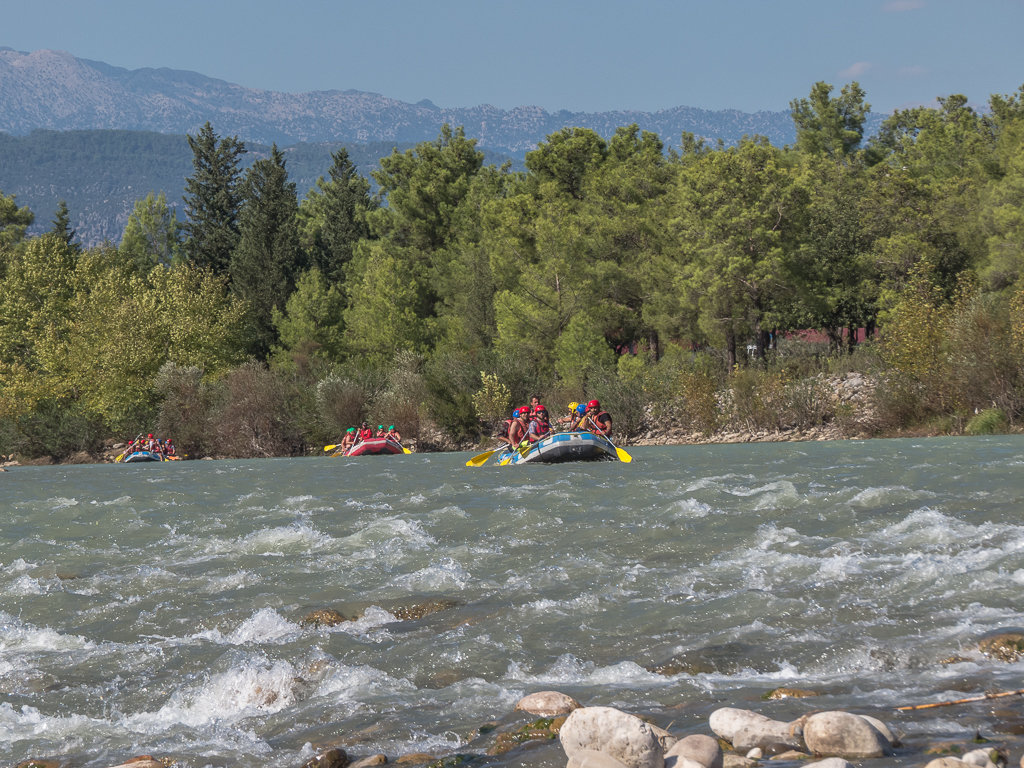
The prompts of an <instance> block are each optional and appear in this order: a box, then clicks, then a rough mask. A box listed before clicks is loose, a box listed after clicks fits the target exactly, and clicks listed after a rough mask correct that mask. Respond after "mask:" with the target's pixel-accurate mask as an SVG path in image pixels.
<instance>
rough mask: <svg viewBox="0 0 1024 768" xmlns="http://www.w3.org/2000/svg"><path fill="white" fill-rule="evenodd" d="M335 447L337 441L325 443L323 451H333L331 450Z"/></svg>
mask: <svg viewBox="0 0 1024 768" xmlns="http://www.w3.org/2000/svg"><path fill="white" fill-rule="evenodd" d="M337 447H338V444H337V443H335V444H334V445H325V446H324V450H325V451H333V450H334V449H335V448H337Z"/></svg>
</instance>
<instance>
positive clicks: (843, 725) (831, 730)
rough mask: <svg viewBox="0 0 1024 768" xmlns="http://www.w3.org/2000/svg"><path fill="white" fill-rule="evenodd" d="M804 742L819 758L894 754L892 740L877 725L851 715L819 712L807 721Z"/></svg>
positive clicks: (855, 757)
mask: <svg viewBox="0 0 1024 768" xmlns="http://www.w3.org/2000/svg"><path fill="white" fill-rule="evenodd" d="M803 735H804V741H805V742H806V743H807V748H808V749H809V750H810V751H811V752H813V753H814V754H816V755H830V756H834V757H845V758H847V759H854V760H856V759H859V758H864V757H882V756H884V755H888V754H891V753H892V747H891V746H890V745H889V740H888V739H886V737H885V736H883V735H882V734H881V732H880V731H878V729H877V728H875V726H873V725H872V724H871V723H869V722H868V721H867V720H865V719H864V718H863V717H861V716H859V715H854V714H852V713H850V712H838V711H831V712H818V713H816V714H814V715H811V716H810V717H809V718H807V720H806V721H805V722H804V734H803Z"/></svg>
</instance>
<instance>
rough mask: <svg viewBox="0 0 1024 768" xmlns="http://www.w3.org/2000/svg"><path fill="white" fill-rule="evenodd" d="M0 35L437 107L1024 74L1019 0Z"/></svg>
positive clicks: (897, 99)
mask: <svg viewBox="0 0 1024 768" xmlns="http://www.w3.org/2000/svg"><path fill="white" fill-rule="evenodd" d="M3 5H4V8H3V12H2V16H0V18H2V19H3V23H2V26H0V46H8V47H10V48H15V49H17V50H21V51H33V50H38V49H41V48H51V49H58V50H65V51H68V52H69V53H71V54H73V55H75V56H79V57H81V58H87V59H96V60H100V61H104V62H106V63H108V64H112V65H115V66H120V67H125V68H128V69H136V68H141V67H171V68H173V69H189V70H194V71H197V72H201V73H202V74H204V75H208V76H211V77H217V78H221V79H223V80H228V81H230V82H234V83H239V84H241V85H244V86H247V87H252V88H264V89H268V90H279V91H290V92H301V91H311V90H328V89H339V90H347V89H355V90H361V91H373V92H376V93H381V94H384V95H386V96H391V97H393V98H397V99H400V100H402V101H409V102H416V101H419V100H420V99H425V98H427V99H430V100H431V101H433V102H434V103H435V104H438V105H439V106H447V107H457V106H473V105H477V104H493V105H495V106H498V107H502V108H506V109H507V108H511V107H515V106H520V105H537V106H540V107H543V108H545V109H547V110H556V109H569V110H573V111H605V110H616V109H637V110H647V111H653V110H658V109H664V108H668V107H673V106H680V105H686V106H693V107H703V108H707V109H722V108H736V109H741V110H743V111H749V112H753V111H757V110H762V109H766V110H784V109H787V108H788V105H789V102H790V100H791V99H793V98H798V97H801V96H806V95H807V93H808V92H809V91H810V89H811V86H812V85H813V84H814V83H815V82H816V81H818V80H825V81H826V82H830V83H832V84H834V85H835V86H836V89H837V90H838V88H839V86H841V85H842V84H844V83H847V82H849V81H851V80H858V81H859V82H860V83H861V85H862V86H863V87H864V89H865V90H866V91H867V100H868V102H869V103H870V104H871V105H872V108H873V109H874V110H875V111H879V112H889V111H892V110H894V109H898V108H903V107H908V106H914V105H917V104H930V103H932V102H933V100H934V99H935V97H937V96H944V95H948V94H951V93H963V94H965V95H967V97H968V98H969V99H970V101H971V102H972V103H974V104H976V105H984V104H985V103H986V102H987V100H988V96H989V95H990V94H992V93H1013V92H1015V91H1016V90H1017V89H1018V88H1019V87H1020V86H1021V84H1024V45H1022V44H1021V39H1020V35H1021V30H1022V29H1024V0H969V1H968V0H963V1H962V2H960V1H955V0H846V1H845V2H839V1H833V0H714V1H712V0H705V1H704V2H695V1H694V2H691V1H690V0H677V2H667V1H666V2H644V0H633V1H632V2H631V1H630V0H565V1H563V2H560V1H559V0H547V2H544V1H543V0H519V1H518V2H504V1H503V0H493V1H490V0H477V1H476V2H467V1H465V0H449V1H447V2H446V0H433V2H426V0H391V1H390V2H375V1H374V0H364V1H363V2H359V3H356V2H347V1H346V0H336V1H334V2H331V1H330V0H305V1H304V0H292V1H291V2H287V1H286V0H247V1H246V2H237V1H236V0H169V1H167V2H154V1H153V0H23V1H21V2H5V3H3Z"/></svg>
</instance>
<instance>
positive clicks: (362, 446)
mask: <svg viewBox="0 0 1024 768" xmlns="http://www.w3.org/2000/svg"><path fill="white" fill-rule="evenodd" d="M402 452H403V451H402V444H401V443H396V442H395V441H394V440H388V439H387V438H386V437H371V438H370V439H369V440H363V441H362V442H361V443H356V444H355V445H353V446H352V447H351V448H349V449H348V450H347V451H345V453H336V454H334V455H335V456H384V455H387V454H393V453H402Z"/></svg>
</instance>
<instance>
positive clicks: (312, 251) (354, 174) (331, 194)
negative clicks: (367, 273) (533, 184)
mask: <svg viewBox="0 0 1024 768" xmlns="http://www.w3.org/2000/svg"><path fill="white" fill-rule="evenodd" d="M331 159H332V160H333V161H334V162H333V164H332V165H331V168H330V170H329V171H328V174H329V176H330V180H329V181H328V180H326V179H324V177H323V176H321V177H320V178H319V179H317V182H316V187H314V188H313V189H311V190H310V191H309V193H308V194H307V195H306V199H305V200H303V202H302V205H301V206H300V208H299V220H300V227H301V229H302V235H301V237H302V241H303V245H304V246H305V248H306V250H307V251H308V253H309V258H310V262H311V265H312V266H314V267H316V268H317V269H319V270H320V272H321V274H322V275H323V276H324V277H325V278H326V279H327V281H328V282H329V283H332V284H339V283H341V282H342V281H343V280H344V269H345V265H346V264H348V262H349V261H351V260H352V248H353V246H354V245H355V244H356V243H357V242H358V241H359V240H361V239H362V238H364V237H367V236H368V235H369V228H368V227H367V224H366V212H367V211H369V210H370V209H372V208H374V207H376V206H375V204H374V203H373V201H372V200H371V198H370V182H369V181H367V180H366V178H365V177H363V176H361V175H360V174H359V173H358V171H357V170H356V167H355V165H353V163H352V161H351V160H350V159H349V156H348V150H347V149H345V148H344V147H342V148H341V149H339V150H338V151H337V152H335V153H334V154H332V155H331Z"/></svg>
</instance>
